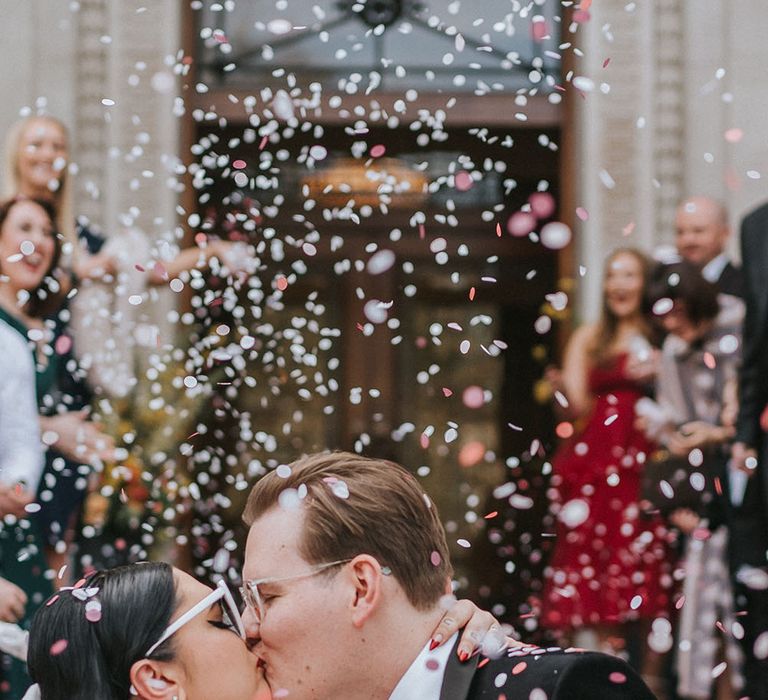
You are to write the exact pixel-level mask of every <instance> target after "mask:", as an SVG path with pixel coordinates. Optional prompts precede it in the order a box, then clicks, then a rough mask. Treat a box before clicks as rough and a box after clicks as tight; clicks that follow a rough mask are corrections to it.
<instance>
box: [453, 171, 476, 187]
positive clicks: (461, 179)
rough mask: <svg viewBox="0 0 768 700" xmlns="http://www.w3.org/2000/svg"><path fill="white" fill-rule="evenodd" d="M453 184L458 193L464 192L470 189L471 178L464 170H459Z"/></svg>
mask: <svg viewBox="0 0 768 700" xmlns="http://www.w3.org/2000/svg"><path fill="white" fill-rule="evenodd" d="M454 182H455V184H456V189H457V190H458V191H459V192H466V191H467V190H470V189H472V185H473V182H472V176H471V175H470V174H469V173H468V172H467V171H466V170H459V172H457V173H456V175H455V177H454Z"/></svg>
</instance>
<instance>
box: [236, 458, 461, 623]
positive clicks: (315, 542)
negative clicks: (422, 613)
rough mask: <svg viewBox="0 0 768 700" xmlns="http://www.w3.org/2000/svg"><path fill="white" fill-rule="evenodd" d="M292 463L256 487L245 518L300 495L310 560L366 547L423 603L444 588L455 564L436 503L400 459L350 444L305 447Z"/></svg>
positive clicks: (303, 544) (304, 550) (304, 547)
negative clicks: (340, 448)
mask: <svg viewBox="0 0 768 700" xmlns="http://www.w3.org/2000/svg"><path fill="white" fill-rule="evenodd" d="M289 467H290V473H288V470H284V469H281V470H279V473H278V471H277V470H276V471H273V472H271V473H270V474H267V475H266V476H264V477H262V478H261V479H260V480H259V481H258V482H257V483H256V485H255V486H254V487H253V490H252V491H251V494H250V496H249V497H248V503H247V504H246V506H245V511H244V513H243V520H244V521H245V523H246V525H248V526H249V527H250V526H251V525H252V524H253V523H254V522H255V521H256V520H258V519H259V518H260V517H261V516H262V515H264V514H265V513H266V512H267V511H268V510H270V509H271V508H273V507H275V506H278V505H280V504H281V503H284V504H287V506H288V507H289V506H290V503H294V504H295V503H296V502H297V501H298V502H299V503H301V504H302V507H303V509H304V516H305V519H304V532H303V533H302V536H301V540H300V544H299V548H300V554H301V556H302V557H303V558H304V559H305V560H306V561H307V562H309V563H310V564H323V563H325V562H332V561H341V560H345V559H352V558H353V557H355V556H357V555H358V554H369V555H371V556H373V557H375V558H376V559H377V560H378V562H379V564H381V566H382V567H387V568H389V569H390V570H391V572H392V575H393V576H394V577H395V578H396V579H397V580H398V582H399V583H400V585H401V586H402V588H403V590H404V592H405V594H406V595H407V597H408V600H409V601H410V603H411V604H412V605H413V606H414V607H415V608H417V609H420V610H424V609H427V608H429V607H431V606H432V605H434V604H435V603H437V602H438V600H439V599H440V596H442V595H443V594H445V593H446V592H447V583H448V581H449V579H450V577H451V575H452V573H453V570H452V568H451V563H450V559H449V557H448V545H447V542H446V539H445V531H444V530H443V526H442V524H441V523H440V519H439V518H438V514H437V509H436V508H435V505H434V504H433V503H432V501H431V500H430V499H429V497H428V496H427V495H426V494H425V493H424V492H423V491H422V489H421V487H420V486H419V484H418V483H417V481H416V479H415V478H414V477H413V476H412V475H411V474H410V473H409V472H408V471H406V470H405V469H404V468H403V467H401V466H400V465H398V464H395V463H394V462H388V461H385V460H380V459H369V458H366V457H361V456H360V455H356V454H352V453H350V452H326V453H321V454H313V455H308V456H306V457H302V458H301V459H299V460H297V461H295V462H293V463H292V464H290V465H289ZM283 494H285V495H283ZM283 499H285V500H283Z"/></svg>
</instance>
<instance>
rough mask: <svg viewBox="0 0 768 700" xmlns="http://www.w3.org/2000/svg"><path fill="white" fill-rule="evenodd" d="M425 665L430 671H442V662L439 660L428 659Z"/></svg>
mask: <svg viewBox="0 0 768 700" xmlns="http://www.w3.org/2000/svg"><path fill="white" fill-rule="evenodd" d="M424 665H425V666H426V667H427V670H428V671H438V670H440V662H439V661H438V660H437V659H427V661H426V663H425V664H424Z"/></svg>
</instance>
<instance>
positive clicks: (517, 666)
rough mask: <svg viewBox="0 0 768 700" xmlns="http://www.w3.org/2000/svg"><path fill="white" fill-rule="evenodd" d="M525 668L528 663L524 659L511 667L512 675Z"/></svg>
mask: <svg viewBox="0 0 768 700" xmlns="http://www.w3.org/2000/svg"><path fill="white" fill-rule="evenodd" d="M526 668H528V664H527V663H526V662H525V661H521V662H520V663H518V664H515V665H514V666H513V667H512V675H513V676H517V675H519V674H521V673H522V672H523V671H525V669H526Z"/></svg>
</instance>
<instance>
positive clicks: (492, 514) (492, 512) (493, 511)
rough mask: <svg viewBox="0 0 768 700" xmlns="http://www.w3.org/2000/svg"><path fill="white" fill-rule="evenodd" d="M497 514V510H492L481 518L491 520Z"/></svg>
mask: <svg viewBox="0 0 768 700" xmlns="http://www.w3.org/2000/svg"><path fill="white" fill-rule="evenodd" d="M498 514H499V511H498V510H492V511H491V512H490V513H486V514H485V515H484V516H483V519H484V520H493V518H495V517H496V516H497V515H498Z"/></svg>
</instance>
